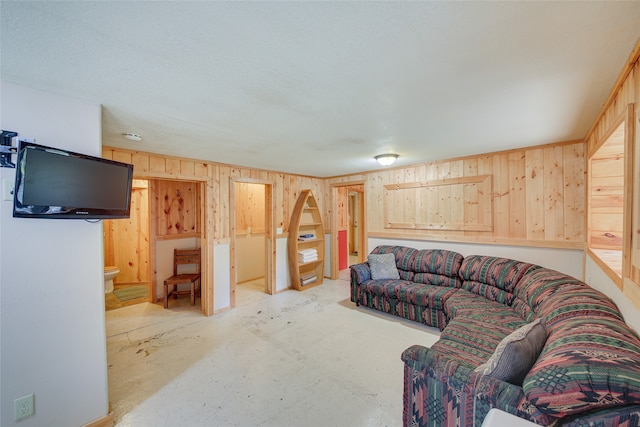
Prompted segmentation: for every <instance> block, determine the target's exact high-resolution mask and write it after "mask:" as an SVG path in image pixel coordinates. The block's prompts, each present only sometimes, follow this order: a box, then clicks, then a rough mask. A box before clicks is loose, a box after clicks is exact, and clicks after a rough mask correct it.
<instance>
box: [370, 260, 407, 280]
mask: <svg viewBox="0 0 640 427" xmlns="http://www.w3.org/2000/svg"><path fill="white" fill-rule="evenodd" d="M367 261H368V262H369V268H371V278H372V279H373V280H383V279H399V278H400V274H399V273H398V267H396V257H395V256H394V255H393V254H370V255H369V256H368V257H367Z"/></svg>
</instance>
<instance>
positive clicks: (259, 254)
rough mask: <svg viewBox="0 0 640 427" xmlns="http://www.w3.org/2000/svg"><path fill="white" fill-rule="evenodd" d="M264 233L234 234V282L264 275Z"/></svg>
mask: <svg viewBox="0 0 640 427" xmlns="http://www.w3.org/2000/svg"><path fill="white" fill-rule="evenodd" d="M266 244H267V243H266V237H265V234H263V233H261V234H241V235H237V236H236V251H235V254H236V276H237V277H236V283H242V282H246V281H249V280H254V279H259V278H261V277H264V272H265V271H266V265H267V264H266V249H265V246H266Z"/></svg>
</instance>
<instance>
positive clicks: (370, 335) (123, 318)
mask: <svg viewBox="0 0 640 427" xmlns="http://www.w3.org/2000/svg"><path fill="white" fill-rule="evenodd" d="M259 289H260V287H259V286H256V285H255V284H254V285H253V286H252V285H251V284H246V285H239V286H238V289H237V306H236V308H235V309H233V310H229V311H226V312H222V313H219V314H216V315H214V316H212V317H208V318H207V317H203V316H202V315H201V314H200V312H199V311H198V310H197V309H196V310H193V309H192V308H191V306H190V305H189V299H188V298H186V297H183V298H180V299H178V301H177V302H176V301H173V300H172V301H170V304H171V307H170V309H169V310H164V309H163V308H162V306H160V305H156V304H151V303H143V304H138V305H135V306H130V307H124V308H120V309H116V310H112V311H109V312H107V313H106V316H107V351H108V354H107V357H108V363H109V370H108V373H109V399H110V403H111V405H112V408H113V410H114V413H115V418H116V425H117V426H119V427H126V426H132V427H133V426H135V427H145V426H154V427H158V426H171V427H178V426H186V427H192V426H193V427H197V426H278V427H280V426H341V427H347V426H400V425H402V418H401V417H402V389H403V383H402V371H403V364H402V361H401V360H400V354H401V353H402V351H403V350H404V349H406V348H407V347H409V346H410V345H413V344H416V343H420V344H423V345H426V346H430V345H432V344H433V343H434V342H435V341H436V340H437V338H438V335H439V332H438V331H437V329H434V328H430V327H426V326H422V325H419V324H417V323H414V322H408V321H404V320H402V319H399V318H397V317H393V316H389V315H385V314H383V313H379V312H376V311H373V310H369V309H365V308H360V307H356V306H355V304H353V303H352V302H350V301H349V283H348V282H347V281H345V280H335V281H332V280H326V279H325V282H324V284H323V285H322V286H318V287H315V288H310V289H308V290H306V291H304V292H297V291H285V292H282V293H279V294H277V295H273V296H270V295H266V294H264V293H262V292H259ZM198 302H199V300H198V301H197V303H198Z"/></svg>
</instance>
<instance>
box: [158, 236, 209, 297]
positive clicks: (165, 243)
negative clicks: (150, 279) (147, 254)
mask: <svg viewBox="0 0 640 427" xmlns="http://www.w3.org/2000/svg"><path fill="white" fill-rule="evenodd" d="M199 247H200V239H198V238H196V237H188V238H185V239H167V240H157V241H156V297H157V298H164V281H165V280H166V279H168V278H169V277H171V276H172V275H173V250H174V249H197V248H199ZM195 269H196V267H195V266H192V265H183V266H181V267H180V270H178V272H179V273H195Z"/></svg>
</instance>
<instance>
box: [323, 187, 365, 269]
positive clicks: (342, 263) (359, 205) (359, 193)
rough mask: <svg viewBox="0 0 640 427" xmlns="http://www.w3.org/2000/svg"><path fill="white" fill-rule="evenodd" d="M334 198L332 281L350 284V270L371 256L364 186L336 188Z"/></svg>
mask: <svg viewBox="0 0 640 427" xmlns="http://www.w3.org/2000/svg"><path fill="white" fill-rule="evenodd" d="M332 195H333V206H332V212H333V213H332V215H333V216H332V221H331V236H332V238H331V243H332V245H331V278H332V279H338V278H340V279H344V280H349V266H350V265H353V264H357V263H359V262H363V261H364V260H365V257H366V254H367V246H366V241H365V203H364V198H365V192H364V183H363V182H362V183H360V182H358V183H348V184H335V185H333V191H332Z"/></svg>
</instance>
